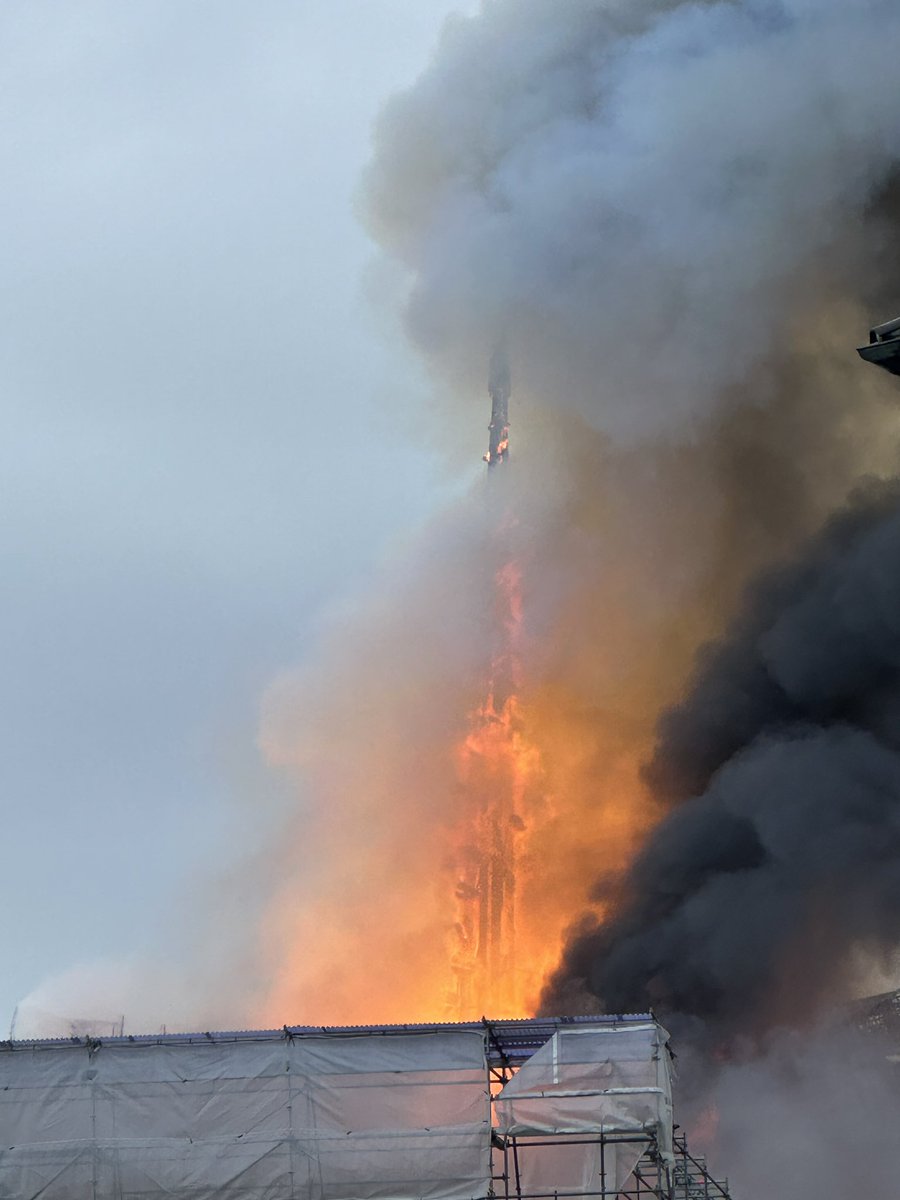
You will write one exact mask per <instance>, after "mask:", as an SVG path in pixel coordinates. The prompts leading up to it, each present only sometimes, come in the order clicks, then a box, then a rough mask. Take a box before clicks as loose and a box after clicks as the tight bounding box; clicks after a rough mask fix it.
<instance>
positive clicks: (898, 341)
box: [857, 317, 900, 375]
mask: <svg viewBox="0 0 900 1200" xmlns="http://www.w3.org/2000/svg"><path fill="white" fill-rule="evenodd" d="M857 354H858V355H859V356H860V358H864V359H865V360H866V362H870V363H874V364H875V366H876V367H884V369H885V370H886V371H890V373H891V374H892V375H900V317H895V318H894V320H893V321H885V323H884V324H883V325H876V326H875V328H874V329H870V330H869V344H868V346H860V347H859V348H858V349H857Z"/></svg>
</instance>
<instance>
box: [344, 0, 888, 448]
mask: <svg viewBox="0 0 900 1200" xmlns="http://www.w3.org/2000/svg"><path fill="white" fill-rule="evenodd" d="M898 36H900V14H898V12H897V10H896V6H893V5H891V4H889V3H886V2H885V0H863V2H862V3H860V4H858V5H854V6H853V7H852V8H851V7H850V6H848V5H846V4H845V3H843V0H741V2H739V3H735V2H732V0H728V2H720V3H703V4H696V3H687V2H683V3H679V2H677V0H674V2H668V3H665V2H660V0H638V2H628V3H625V2H622V0H618V2H616V0H603V2H601V0H572V2H570V3H567V4H564V5H560V4H555V3H552V2H550V0H525V2H523V0H487V2H486V3H485V4H484V6H483V9H482V12H481V14H480V15H479V16H478V17H475V18H472V19H469V20H465V21H463V20H460V21H457V22H455V23H454V24H452V25H451V26H450V27H449V28H448V30H447V32H446V34H445V37H444V40H443V43H442V45H441V46H440V48H439V52H438V54H437V56H436V57H435V59H434V61H433V62H432V64H431V66H430V67H429V68H428V70H427V71H426V72H425V73H424V74H423V76H422V77H421V79H420V81H419V82H418V84H417V85H416V86H414V87H413V88H412V89H411V90H410V91H409V92H407V93H405V94H404V95H402V96H399V97H398V98H396V99H395V100H394V102H393V103H392V104H391V105H390V106H389V107H388V109H387V110H386V112H385V114H384V116H383V118H382V120H381V122H380V124H379V127H378V130H377V153H376V157H375V160H374V162H373V165H372V167H371V169H370V171H369V175H368V179H367V187H366V193H365V211H366V213H367V216H368V219H369V223H370V226H371V228H372V230H373V232H374V233H375V235H376V237H377V238H378V239H379V240H380V241H381V243H382V244H383V245H384V246H385V248H386V249H387V250H388V252H389V253H390V254H391V255H393V256H394V257H395V258H396V259H398V260H399V261H400V262H401V263H402V264H403V266H404V267H405V268H406V269H407V271H408V272H409V278H410V283H409V287H410V290H409V297H408V303H407V308H406V314H407V321H408V327H409V330H410V332H411V335H412V337H413V339H414V340H415V341H416V343H417V344H418V345H419V346H420V347H421V348H422V349H423V350H424V351H425V353H426V354H427V355H428V356H429V357H430V358H431V360H432V361H433V362H434V363H435V364H436V366H437V367H438V368H439V369H440V370H441V371H442V372H443V373H444V374H445V375H446V376H447V377H448V378H450V379H451V380H452V381H454V382H455V383H458V384H461V385H464V386H465V387H466V389H467V390H469V391H470V392H471V393H472V394H477V393H478V392H480V386H478V384H479V383H480V379H479V376H480V372H481V370H482V364H483V363H484V361H485V360H486V358H487V355H488V353H489V349H490V345H491V344H492V342H493V340H494V338H495V336H496V334H497V331H499V330H503V331H504V332H505V334H506V336H507V338H508V343H509V346H510V355H511V357H512V358H513V359H514V361H515V370H516V377H517V393H518V392H521V391H523V390H524V391H525V392H526V393H528V394H530V395H532V396H533V397H536V398H540V402H541V403H546V404H551V405H559V406H561V407H562V408H563V409H568V410H576V411H578V412H579V413H581V414H582V415H583V416H585V417H587V418H588V419H589V420H590V421H591V422H592V423H594V424H595V425H596V426H598V427H600V428H602V429H603V430H605V431H607V432H609V433H612V434H613V435H615V436H616V437H617V438H621V439H625V440H630V439H633V438H641V437H650V438H654V437H658V436H660V435H665V436H669V437H671V436H674V437H676V438H678V439H684V438H685V437H686V436H687V437H691V436H695V435H696V434H697V433H698V432H699V431H700V430H701V429H702V428H703V426H704V423H705V422H706V421H707V420H708V418H709V417H710V416H711V415H712V414H714V413H717V412H721V411H722V410H723V409H727V408H734V407H736V406H739V405H740V404H741V403H742V402H745V401H746V399H747V396H746V393H745V392H742V391H741V388H742V387H743V385H745V384H746V382H747V380H748V377H749V376H750V375H751V374H754V373H756V372H758V370H759V368H760V366H761V365H766V366H767V368H768V369H770V370H771V368H772V366H773V363H772V360H773V359H775V360H777V359H778V358H779V357H780V356H783V355H784V354H785V353H787V354H789V355H790V354H795V352H796V347H795V337H796V331H797V325H798V319H799V322H800V323H807V322H815V321H816V320H819V319H821V318H822V316H823V314H824V313H825V312H827V310H828V307H829V304H832V303H833V302H834V301H835V299H843V300H846V299H848V298H853V299H855V300H857V301H858V300H859V299H860V298H863V297H865V298H869V297H871V296H872V294H873V293H874V292H876V291H879V290H882V289H884V288H885V287H890V288H892V289H893V292H894V295H897V294H898V284H897V278H898V277H897V275H896V273H895V272H894V271H893V268H894V267H895V266H896V262H897V255H896V241H895V240H894V239H892V240H891V245H890V253H887V254H886V253H885V251H886V250H887V249H888V246H887V244H886V239H885V236H884V232H885V231H884V228H883V217H884V215H885V214H884V213H883V212H882V211H880V210H879V211H878V212H876V211H874V209H873V202H874V201H875V198H876V197H878V196H879V195H881V194H882V193H883V190H884V189H885V188H886V187H887V186H888V185H889V183H890V181H891V179H892V172H893V170H894V167H895V164H896V162H897V159H898V154H900V128H898V126H897V123H896V120H895V114H896V111H897V100H898V90H900V89H898V83H897V77H896V70H895V53H894V48H895V46H896V44H897V40H898ZM863 218H866V219H863ZM774 366H775V368H776V370H775V374H776V375H777V362H776V363H775V364H774ZM772 387H773V380H772V379H771V378H766V376H765V375H764V376H762V377H758V378H756V380H755V396H754V399H753V401H752V402H753V403H754V404H757V405H758V404H760V403H761V402H762V401H763V400H764V399H766V398H768V396H770V395H771V391H772ZM476 388H477V391H476Z"/></svg>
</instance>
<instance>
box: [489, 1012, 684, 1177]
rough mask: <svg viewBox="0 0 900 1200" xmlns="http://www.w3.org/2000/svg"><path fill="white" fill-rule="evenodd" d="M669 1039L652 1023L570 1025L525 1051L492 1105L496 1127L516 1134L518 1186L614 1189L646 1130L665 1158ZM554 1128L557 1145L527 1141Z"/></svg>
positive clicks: (668, 1146) (668, 1149) (546, 1136)
mask: <svg viewBox="0 0 900 1200" xmlns="http://www.w3.org/2000/svg"><path fill="white" fill-rule="evenodd" d="M667 1041H668V1037H667V1035H666V1032H665V1030H663V1029H661V1028H660V1026H659V1025H657V1024H655V1023H654V1022H647V1023H645V1024H630V1025H628V1024H626V1025H614V1024H612V1025H611V1024H606V1025H573V1026H571V1027H563V1028H561V1029H560V1030H559V1031H558V1032H557V1033H555V1034H554V1035H553V1037H551V1038H550V1040H549V1041H548V1042H546V1043H545V1044H544V1045H543V1046H542V1047H541V1048H540V1049H539V1050H538V1051H537V1052H536V1053H535V1054H533V1055H532V1057H531V1058H530V1059H529V1060H528V1061H527V1062H526V1063H525V1064H524V1065H523V1066H522V1067H521V1069H520V1070H519V1071H518V1072H517V1074H516V1075H514V1076H513V1078H512V1079H511V1080H510V1081H509V1083H507V1084H506V1086H505V1087H504V1088H503V1090H502V1091H501V1092H500V1094H499V1095H498V1096H497V1097H496V1100H495V1105H494V1108H495V1121H496V1124H497V1128H498V1131H499V1132H500V1133H501V1134H503V1135H513V1136H515V1137H516V1140H517V1143H518V1152H519V1160H520V1167H521V1170H522V1174H523V1190H524V1191H534V1192H540V1191H546V1190H547V1189H548V1188H550V1190H552V1191H556V1192H559V1193H566V1192H568V1193H583V1192H590V1191H594V1192H596V1191H601V1190H602V1191H608V1192H610V1193H613V1194H614V1193H615V1192H617V1191H618V1190H619V1189H621V1188H622V1187H623V1186H624V1184H625V1182H626V1180H627V1179H628V1176H629V1175H630V1174H631V1172H632V1171H633V1170H634V1167H635V1165H636V1163H637V1161H638V1159H639V1158H640V1157H641V1155H642V1153H643V1152H644V1150H645V1148H646V1145H647V1137H648V1136H650V1137H652V1138H653V1139H654V1140H655V1142H656V1144H657V1145H658V1147H659V1150H660V1152H661V1154H662V1156H663V1159H664V1160H668V1159H671V1156H672V1080H671V1071H670V1061H669V1052H668V1048H667ZM565 1135H569V1137H568V1138H566V1137H565ZM591 1135H595V1136H594V1137H593V1138H592V1137H591ZM596 1135H602V1138H603V1141H602V1143H601V1142H600V1141H599V1140H598V1137H597V1136H596ZM557 1136H558V1137H559V1139H560V1143H561V1144H559V1145H556V1146H553V1145H550V1146H548V1145H534V1146H529V1142H528V1139H529V1138H534V1139H536V1140H540V1141H542V1142H544V1143H546V1142H547V1141H548V1140H553V1139H554V1137H557Z"/></svg>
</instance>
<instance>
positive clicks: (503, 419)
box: [482, 342, 512, 467]
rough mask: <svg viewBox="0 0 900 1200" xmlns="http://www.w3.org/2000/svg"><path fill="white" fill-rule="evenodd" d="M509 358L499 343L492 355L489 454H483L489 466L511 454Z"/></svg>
mask: <svg viewBox="0 0 900 1200" xmlns="http://www.w3.org/2000/svg"><path fill="white" fill-rule="evenodd" d="M511 390H512V388H511V384H510V378H509V359H508V357H507V354H506V347H505V346H504V345H503V343H502V342H501V343H499V344H498V345H497V346H495V347H494V352H493V354H492V355H491V369H490V375H489V376H488V393H489V394H490V397H491V423H490V425H488V429H489V430H490V437H489V439H488V448H487V454H484V455H482V457H483V458H484V461H485V462H486V463H487V465H488V466H489V467H495V466H496V465H497V463H499V462H503V460H504V459H505V458H507V457H508V456H509V397H510V392H511Z"/></svg>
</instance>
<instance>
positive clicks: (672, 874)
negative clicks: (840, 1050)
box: [544, 484, 900, 1028]
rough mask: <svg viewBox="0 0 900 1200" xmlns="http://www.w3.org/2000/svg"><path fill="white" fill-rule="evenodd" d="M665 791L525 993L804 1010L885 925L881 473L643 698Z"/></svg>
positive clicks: (893, 834)
mask: <svg viewBox="0 0 900 1200" xmlns="http://www.w3.org/2000/svg"><path fill="white" fill-rule="evenodd" d="M647 777H648V781H649V782H650V783H651V785H652V787H653V790H654V791H655V793H656V795H657V796H658V797H659V798H660V800H661V801H662V802H663V803H665V804H666V805H669V806H671V809H670V811H669V813H668V815H667V816H666V817H665V818H664V819H663V820H662V822H661V823H660V824H659V825H658V826H657V827H656V829H655V831H654V833H653V834H652V836H651V837H650V839H649V841H648V843H647V844H646V846H645V847H644V849H643V851H642V852H641V854H640V855H639V857H638V858H637V860H636V861H635V862H634V864H633V865H632V866H631V868H630V869H629V870H628V872H627V874H626V876H625V878H624V879H623V880H621V881H620V882H619V883H618V884H617V885H615V886H614V887H613V893H612V901H611V903H612V914H611V916H610V918H609V919H608V920H606V921H604V922H603V923H602V924H600V923H596V922H588V923H586V924H583V925H582V927H581V929H580V930H579V931H578V932H577V933H576V935H575V936H574V937H573V938H572V940H571V941H570V944H569V946H568V948H567V950H566V952H565V956H564V959H563V962H562V965H561V967H560V968H559V970H558V972H557V973H556V976H555V978H554V980H553V981H552V983H551V985H550V987H549V988H548V992H547V994H546V995H545V997H544V1004H545V1007H548V1008H552V1009H555V1010H557V1011H559V1010H561V1009H566V1008H571V1007H573V1005H574V1006H578V1005H579V1004H588V1005H590V1006H592V1007H595V1008H596V1005H597V1001H598V1000H599V1001H600V1002H601V1005H602V1006H604V1007H605V1008H606V1009H607V1010H610V1011H625V1010H634V1009H644V1008H646V1007H647V1006H653V1007H655V1008H657V1009H658V1010H660V1011H663V1012H665V1013H667V1014H678V1015H681V1016H686V1017H695V1018H700V1019H702V1020H703V1021H705V1022H709V1023H711V1024H712V1025H714V1026H716V1027H718V1028H722V1027H726V1028H727V1027H728V1026H729V1025H734V1026H735V1027H737V1026H738V1025H739V1024H740V1025H745V1026H746V1023H747V1022H748V1021H749V1022H750V1023H751V1024H752V1023H753V1022H756V1023H758V1024H763V1025H764V1024H766V1023H768V1022H774V1021H784V1020H790V1019H791V1017H792V1016H793V1017H794V1018H797V1017H807V1016H808V1015H809V1013H810V1011H811V1009H814V1008H815V1007H816V1006H817V1005H819V1004H820V1003H822V1002H823V1001H824V1000H825V999H826V998H836V997H837V996H839V995H840V992H841V988H842V986H843V984H844V982H845V981H846V972H847V970H848V966H849V963H850V961H851V958H852V955H853V952H854V951H855V950H856V949H857V948H858V947H860V946H865V947H868V948H878V949H880V950H882V951H884V952H888V951H890V950H891V949H892V948H894V947H895V946H896V945H897V943H898V942H900V487H898V485H897V484H891V485H885V484H880V485H874V484H873V485H872V486H870V487H869V488H867V489H866V490H865V492H864V493H861V494H858V495H857V496H856V497H855V498H854V500H853V502H852V503H851V504H850V505H849V506H848V508H847V510H846V511H844V512H842V513H841V514H840V515H839V516H837V517H835V518H834V519H833V520H832V521H831V522H830V523H829V524H828V525H827V527H826V528H825V530H824V531H823V532H822V533H821V534H820V535H819V536H818V537H816V538H815V539H814V540H813V541H812V542H811V543H810V544H809V545H808V546H807V547H806V550H805V552H804V553H803V554H802V555H800V556H799V557H798V559H797V560H796V561H795V562H794V563H792V564H791V565H790V566H786V567H783V568H781V569H778V570H774V571H771V570H770V571H769V572H767V573H766V575H765V576H764V577H763V578H762V579H761V580H760V581H758V582H757V583H756V584H755V585H753V586H752V587H751V589H750V590H749V592H748V594H747V597H746V600H745V604H744V608H743V611H742V612H741V613H740V615H739V616H738V617H737V618H736V620H735V622H734V624H733V626H732V627H731V629H730V631H729V632H728V633H727V634H726V636H725V637H724V638H723V639H722V640H721V641H720V642H718V643H717V644H715V645H710V646H708V647H706V648H705V649H704V650H702V651H701V653H700V654H699V657H698V661H697V666H696V669H695V673H694V676H693V679H692V680H691V682H690V684H689V686H688V688H687V692H686V696H685V698H684V700H683V701H682V702H681V703H679V704H678V705H677V706H676V707H675V708H673V709H672V710H671V711H670V712H668V713H667V714H666V715H664V716H663V718H662V720H661V722H660V725H659V741H658V745H657V749H656V753H655V756H654V759H653V761H652V762H651V764H650V766H649V767H648V770H647Z"/></svg>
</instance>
